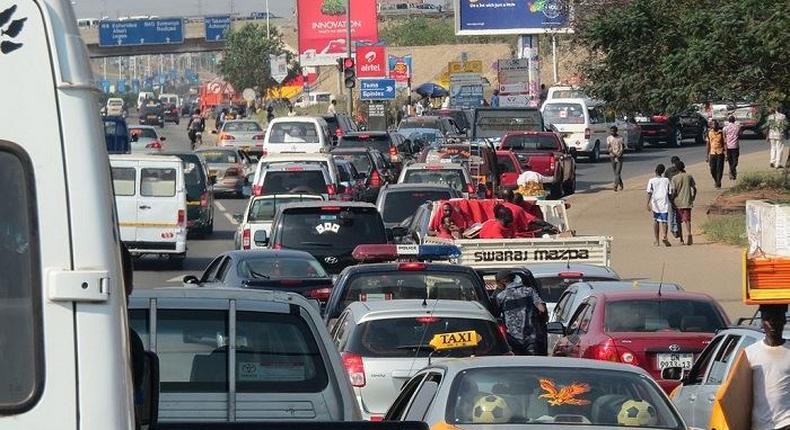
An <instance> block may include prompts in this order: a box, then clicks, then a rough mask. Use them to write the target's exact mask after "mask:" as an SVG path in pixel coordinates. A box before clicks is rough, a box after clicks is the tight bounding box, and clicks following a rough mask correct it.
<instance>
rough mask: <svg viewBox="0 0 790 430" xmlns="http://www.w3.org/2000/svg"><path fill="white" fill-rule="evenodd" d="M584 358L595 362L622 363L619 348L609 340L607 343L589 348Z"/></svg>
mask: <svg viewBox="0 0 790 430" xmlns="http://www.w3.org/2000/svg"><path fill="white" fill-rule="evenodd" d="M582 358H591V359H593V360H601V361H612V362H618V363H619V362H620V355H619V354H618V353H617V348H616V347H615V346H614V342H613V341H612V339H607V340H606V341H605V342H603V343H601V344H598V345H593V346H591V347H589V348H587V351H585V353H584V356H583V357H582Z"/></svg>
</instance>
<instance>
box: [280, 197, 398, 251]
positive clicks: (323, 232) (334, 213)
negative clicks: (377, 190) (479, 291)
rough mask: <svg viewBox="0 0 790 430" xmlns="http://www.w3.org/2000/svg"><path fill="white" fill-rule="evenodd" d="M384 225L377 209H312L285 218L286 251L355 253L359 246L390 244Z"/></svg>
mask: <svg viewBox="0 0 790 430" xmlns="http://www.w3.org/2000/svg"><path fill="white" fill-rule="evenodd" d="M386 242H387V235H386V232H385V231H384V224H383V223H382V222H381V217H380V216H379V214H378V211H376V209H375V208H354V209H353V210H348V209H336V208H333V207H332V208H330V207H326V208H309V209H303V210H299V209H296V210H289V211H287V212H286V213H285V215H284V216H283V217H282V239H281V244H282V246H283V248H290V249H301V250H304V249H316V248H318V249H325V248H330V249H333V250H345V251H349V250H353V249H354V248H355V247H356V246H357V245H361V244H374V243H386Z"/></svg>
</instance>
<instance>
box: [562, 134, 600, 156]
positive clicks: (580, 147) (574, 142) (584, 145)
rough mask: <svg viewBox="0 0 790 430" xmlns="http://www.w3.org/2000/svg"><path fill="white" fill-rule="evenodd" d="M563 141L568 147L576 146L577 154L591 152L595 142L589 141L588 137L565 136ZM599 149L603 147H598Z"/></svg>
mask: <svg viewBox="0 0 790 430" xmlns="http://www.w3.org/2000/svg"><path fill="white" fill-rule="evenodd" d="M565 143H566V144H567V145H568V146H570V147H574V148H576V152H578V153H579V154H588V153H590V152H592V150H593V148H594V147H595V144H594V143H593V142H590V140H588V139H572V138H566V139H565ZM600 149H601V150H603V149H605V148H600Z"/></svg>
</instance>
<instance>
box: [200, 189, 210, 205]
mask: <svg viewBox="0 0 790 430" xmlns="http://www.w3.org/2000/svg"><path fill="white" fill-rule="evenodd" d="M200 207H202V208H205V207H208V192H204V193H203V194H201V195H200Z"/></svg>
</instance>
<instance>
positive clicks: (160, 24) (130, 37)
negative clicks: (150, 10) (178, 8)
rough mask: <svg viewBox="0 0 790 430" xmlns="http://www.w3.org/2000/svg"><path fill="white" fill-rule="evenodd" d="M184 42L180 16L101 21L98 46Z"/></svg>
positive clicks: (182, 24)
mask: <svg viewBox="0 0 790 430" xmlns="http://www.w3.org/2000/svg"><path fill="white" fill-rule="evenodd" d="M181 43H184V21H183V19H182V18H161V19H139V20H126V21H102V22H101V23H100V24H99V46H100V47H102V48H109V47H113V46H135V45H168V44H181Z"/></svg>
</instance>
